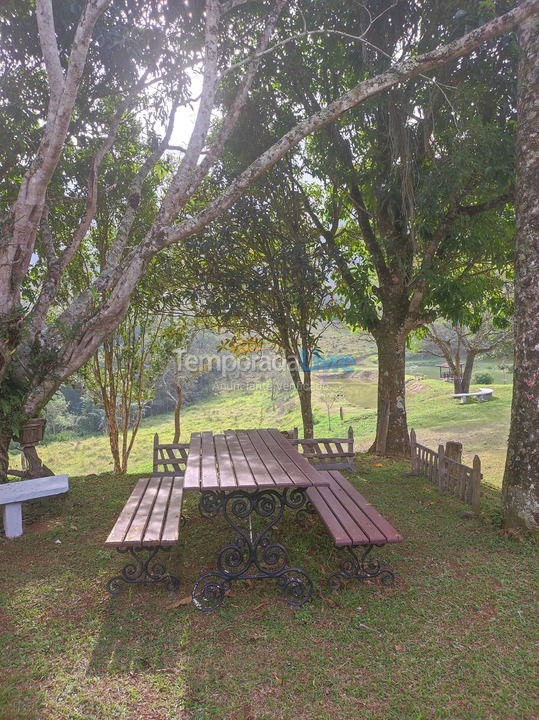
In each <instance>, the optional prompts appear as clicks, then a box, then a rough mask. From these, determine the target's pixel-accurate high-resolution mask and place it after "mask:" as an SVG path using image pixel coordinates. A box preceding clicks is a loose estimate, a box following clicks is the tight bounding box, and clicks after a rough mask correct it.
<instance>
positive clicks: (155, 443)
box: [153, 433, 159, 472]
mask: <svg viewBox="0 0 539 720" xmlns="http://www.w3.org/2000/svg"><path fill="white" fill-rule="evenodd" d="M158 445H159V435H158V434H157V433H155V435H154V436H153V471H154V472H157V471H158V470H159V467H158V465H157V459H158V453H157V446H158Z"/></svg>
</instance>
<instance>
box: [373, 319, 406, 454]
mask: <svg viewBox="0 0 539 720" xmlns="http://www.w3.org/2000/svg"><path fill="white" fill-rule="evenodd" d="M375 340H376V345H377V347H378V418H377V423H376V440H375V442H374V444H373V445H372V447H371V452H372V451H375V452H376V453H377V454H379V455H400V456H408V455H409V454H410V437H409V435H408V423H407V420H406V389H405V343H406V337H405V333H404V332H403V330H402V329H401V328H396V329H394V328H390V329H387V328H385V329H383V330H382V329H380V330H379V331H378V332H377V333H376V335H375Z"/></svg>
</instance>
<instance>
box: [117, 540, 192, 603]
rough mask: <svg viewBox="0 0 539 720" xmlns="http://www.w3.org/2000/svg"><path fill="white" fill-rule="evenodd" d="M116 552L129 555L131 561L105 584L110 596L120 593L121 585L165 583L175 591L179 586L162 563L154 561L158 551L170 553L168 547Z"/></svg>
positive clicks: (132, 548)
mask: <svg viewBox="0 0 539 720" xmlns="http://www.w3.org/2000/svg"><path fill="white" fill-rule="evenodd" d="M117 550H118V552H119V553H120V554H121V555H126V554H127V553H129V554H130V555H131V557H132V558H133V560H132V561H130V562H128V563H126V564H125V565H124V567H123V568H122V569H121V571H120V575H116V576H115V577H113V578H111V579H110V580H109V581H108V582H107V590H108V591H109V593H111V595H116V594H117V593H119V592H120V590H121V587H122V583H126V584H128V585H146V584H148V583H161V582H162V583H165V585H166V587H167V588H168V589H169V590H177V589H178V587H179V586H180V580H179V578H178V577H176V576H175V575H171V574H170V573H169V572H167V568H166V567H165V565H164V564H163V563H162V562H159V560H155V556H156V555H157V553H158V552H159V551H160V550H161V551H162V552H170V550H171V548H170V547H162V546H160V545H156V546H152V547H123V548H117ZM143 553H148V555H147V557H144V556H143Z"/></svg>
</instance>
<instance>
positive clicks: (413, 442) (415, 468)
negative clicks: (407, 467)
mask: <svg viewBox="0 0 539 720" xmlns="http://www.w3.org/2000/svg"><path fill="white" fill-rule="evenodd" d="M410 458H411V460H412V473H413V474H414V475H419V462H418V457H417V438H416V434H415V430H414V429H413V428H412V429H411V431H410Z"/></svg>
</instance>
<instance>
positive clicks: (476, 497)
mask: <svg viewBox="0 0 539 720" xmlns="http://www.w3.org/2000/svg"><path fill="white" fill-rule="evenodd" d="M472 467H473V473H472V501H471V503H470V504H471V506H472V510H473V511H474V513H476V514H477V515H479V510H480V505H481V460H480V459H479V457H478V456H477V455H476V456H475V457H474V459H473V463H472Z"/></svg>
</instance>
